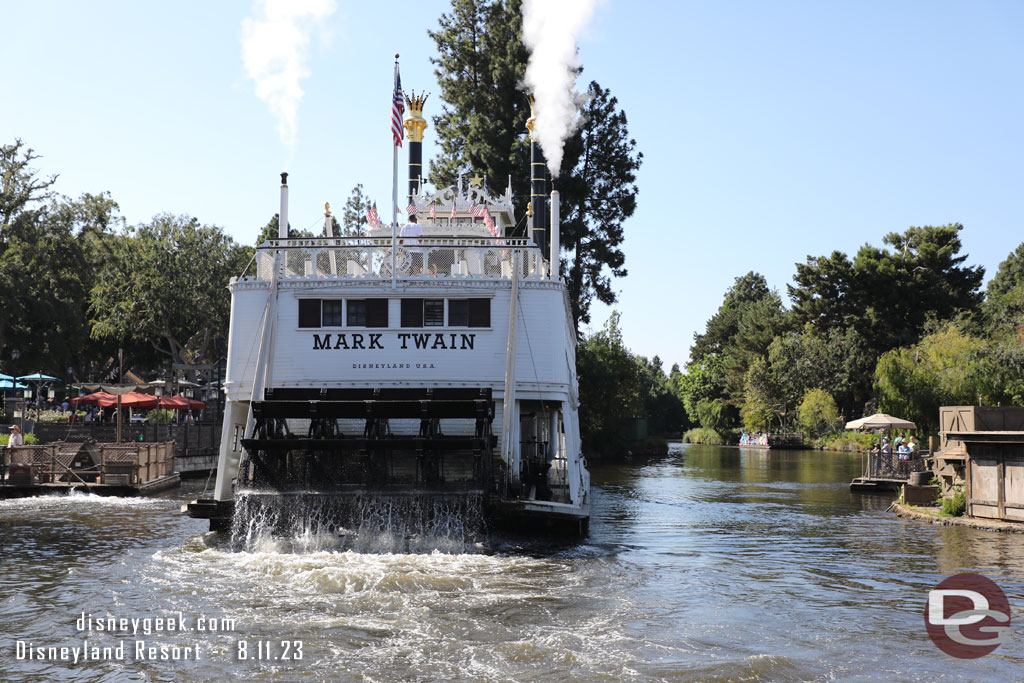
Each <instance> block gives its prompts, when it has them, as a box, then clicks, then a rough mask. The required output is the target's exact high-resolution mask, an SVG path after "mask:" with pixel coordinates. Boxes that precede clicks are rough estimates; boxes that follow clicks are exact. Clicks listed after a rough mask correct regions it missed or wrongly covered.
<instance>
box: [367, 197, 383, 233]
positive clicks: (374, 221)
mask: <svg viewBox="0 0 1024 683" xmlns="http://www.w3.org/2000/svg"><path fill="white" fill-rule="evenodd" d="M366 221H367V222H368V223H369V224H370V225H372V226H374V227H376V226H377V225H378V224H380V218H378V217H377V202H374V203H373V206H371V207H370V208H369V209H368V210H367V212H366Z"/></svg>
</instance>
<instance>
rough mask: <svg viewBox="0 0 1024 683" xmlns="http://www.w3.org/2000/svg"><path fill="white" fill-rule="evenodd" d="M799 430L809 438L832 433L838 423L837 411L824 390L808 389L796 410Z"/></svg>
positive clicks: (833, 402) (830, 397) (834, 403)
mask: <svg viewBox="0 0 1024 683" xmlns="http://www.w3.org/2000/svg"><path fill="white" fill-rule="evenodd" d="M797 421H798V422H799V423H800V428H801V429H803V431H804V433H805V434H808V435H809V436H821V435H822V434H824V433H825V432H829V431H834V430H835V429H836V425H837V423H838V421H839V410H838V409H837V408H836V402H835V401H834V400H833V399H832V396H831V395H830V394H829V393H828V392H827V391H825V390H824V389H818V388H815V389H810V390H808V392H807V393H806V394H804V398H803V400H802V401H801V402H800V407H799V408H797Z"/></svg>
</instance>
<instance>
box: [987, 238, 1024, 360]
mask: <svg viewBox="0 0 1024 683" xmlns="http://www.w3.org/2000/svg"><path fill="white" fill-rule="evenodd" d="M982 312H983V314H984V315H983V323H984V324H983V328H982V329H984V331H985V333H986V334H987V336H989V337H990V338H993V339H998V340H1002V341H1007V342H1010V341H1017V342H1021V341H1024V243H1022V244H1020V245H1019V246H1018V247H1017V248H1016V249H1015V250H1014V251H1013V252H1011V253H1010V255H1009V256H1008V257H1007V258H1006V260H1005V261H1003V262H1002V263H1000V264H999V269H998V270H997V271H996V274H995V276H993V278H992V279H991V280H990V281H989V283H988V287H987V288H986V290H985V303H984V304H982Z"/></svg>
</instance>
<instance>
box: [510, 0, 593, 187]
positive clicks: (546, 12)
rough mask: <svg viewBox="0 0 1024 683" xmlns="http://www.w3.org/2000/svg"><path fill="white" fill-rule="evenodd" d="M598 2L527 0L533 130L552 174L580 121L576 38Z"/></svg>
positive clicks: (528, 83) (525, 28)
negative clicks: (575, 90)
mask: <svg viewBox="0 0 1024 683" xmlns="http://www.w3.org/2000/svg"><path fill="white" fill-rule="evenodd" d="M596 4H597V0H557V1H552V0H525V1H524V2H523V42H525V43H526V46H527V47H528V48H529V49H530V61H529V63H528V64H527V65H526V86H527V88H529V90H530V92H532V93H533V96H534V99H535V102H534V116H535V117H536V121H535V122H534V131H535V132H536V134H537V139H538V141H539V142H540V146H541V149H543V150H544V156H545V157H546V158H547V160H548V168H549V169H550V170H551V175H552V176H553V177H557V176H558V170H559V169H560V168H561V166H562V147H563V145H564V144H565V140H566V138H568V137H569V136H570V135H571V134H572V133H573V131H574V130H575V127H576V124H577V121H576V115H577V112H578V109H577V106H576V99H577V96H576V95H575V93H574V92H573V85H574V84H575V83H576V69H577V68H578V67H579V59H578V58H577V56H576V44H577V37H578V36H579V34H580V31H582V30H583V27H584V26H586V24H587V22H588V21H590V17H591V16H593V14H594V6H595V5H596Z"/></svg>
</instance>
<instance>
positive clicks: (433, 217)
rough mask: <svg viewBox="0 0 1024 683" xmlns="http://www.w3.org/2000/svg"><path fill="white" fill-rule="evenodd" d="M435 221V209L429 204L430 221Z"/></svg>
mask: <svg viewBox="0 0 1024 683" xmlns="http://www.w3.org/2000/svg"><path fill="white" fill-rule="evenodd" d="M435 219H437V209H435V208H434V205H433V204H431V205H430V220H435Z"/></svg>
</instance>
